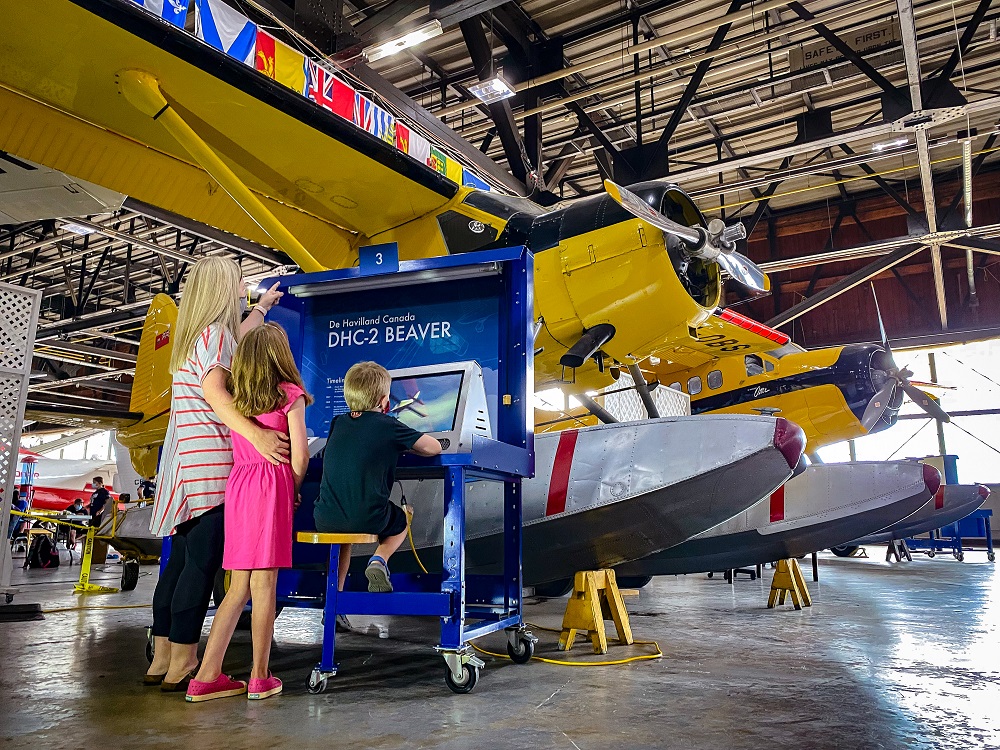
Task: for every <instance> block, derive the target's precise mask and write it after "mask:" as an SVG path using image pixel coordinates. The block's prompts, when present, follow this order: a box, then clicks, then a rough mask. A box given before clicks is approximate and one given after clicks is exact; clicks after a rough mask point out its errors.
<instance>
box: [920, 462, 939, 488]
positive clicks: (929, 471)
mask: <svg viewBox="0 0 1000 750" xmlns="http://www.w3.org/2000/svg"><path fill="white" fill-rule="evenodd" d="M921 465H922V466H923V467H924V484H926V485H927V489H928V491H929V492H930V493H931V494H932V495H933V494H935V493H936V492H937V491H938V487H940V486H941V472H940V471H938V470H937V469H935V468H934V467H933V466H931V465H930V464H921Z"/></svg>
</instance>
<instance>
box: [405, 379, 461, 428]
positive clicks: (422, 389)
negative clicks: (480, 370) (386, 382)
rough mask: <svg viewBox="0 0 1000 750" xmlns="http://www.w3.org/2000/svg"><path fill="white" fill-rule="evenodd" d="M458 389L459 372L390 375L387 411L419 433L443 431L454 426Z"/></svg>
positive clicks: (459, 391) (459, 383) (459, 381)
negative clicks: (407, 375)
mask: <svg viewBox="0 0 1000 750" xmlns="http://www.w3.org/2000/svg"><path fill="white" fill-rule="evenodd" d="M461 391H462V373H460V372H446V373H441V374H436V373H435V374H433V375H416V376H414V377H408V378H394V379H393V381H392V385H391V386H390V388H389V413H390V414H391V415H392V416H394V417H396V418H397V419H398V420H399V421H401V422H402V423H403V424H405V425H407V426H409V427H412V428H413V429H415V430H420V432H447V431H449V430H453V429H455V419H456V417H457V412H458V397H459V394H460V393H461Z"/></svg>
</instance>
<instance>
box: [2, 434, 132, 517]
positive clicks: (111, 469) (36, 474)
mask: <svg viewBox="0 0 1000 750" xmlns="http://www.w3.org/2000/svg"><path fill="white" fill-rule="evenodd" d="M18 457H19V461H18V467H17V472H16V475H15V480H14V481H15V483H16V484H19V485H22V486H23V485H28V486H29V487H31V508H32V510H66V508H68V507H69V506H70V505H71V504H72V503H73V501H74V500H75V499H76V498H80V499H82V500H83V502H84V504H87V503H89V502H90V495H91V493H92V492H93V491H94V484H93V480H94V477H101V478H102V479H103V480H104V486H105V487H107V489H108V491H109V492H110V493H111V496H112V497H113V498H115V499H117V498H118V492H117V491H116V490H115V485H116V484H119V482H118V466H117V464H116V463H115V461H114V460H113V459H112V460H111V461H93V460H71V459H63V458H49V457H47V456H43V455H41V454H40V453H35V452H34V451H29V450H25V449H24V448H21V449H20V450H19V451H18ZM119 489H120V488H119Z"/></svg>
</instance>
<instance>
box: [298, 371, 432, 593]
mask: <svg viewBox="0 0 1000 750" xmlns="http://www.w3.org/2000/svg"><path fill="white" fill-rule="evenodd" d="M391 383H392V378H391V377H390V376H389V372H388V371H387V370H386V369H385V368H384V367H382V366H381V365H379V364H377V363H375V362H359V363H358V364H356V365H354V366H353V367H351V369H350V370H348V371H347V374H346V375H345V376H344V400H345V401H347V406H348V408H349V409H350V410H351V411H350V413H349V414H341V415H339V416H337V417H335V418H334V419H333V422H331V424H330V437H329V439H328V440H327V443H326V449H325V453H324V455H323V479H322V482H321V484H320V491H319V498H318V499H317V500H316V506H315V509H314V511H313V517H314V519H315V521H316V530H317V531H320V532H326V533H339V534H376V535H377V536H378V539H379V545H378V549H376V550H375V554H374V555H372V558H371V559H370V560H369V561H368V567H367V568H366V569H365V576H366V577H367V578H368V590H369V591H372V592H390V591H392V583H391V582H390V581H389V566H388V561H389V557H390V556H391V555H392V553H393V552H395V551H396V550H397V549H399V545H401V544H402V543H403V540H404V539H406V514H405V513H404V512H403V511H402V509H400V507H399V506H398V505H395V504H394V503H391V502H389V494H390V493H391V492H392V485H393V484H394V482H395V472H396V464H397V462H398V460H399V454H400V453H404V452H406V451H412V452H414V453H416V454H418V455H421V456H436V455H438V454H439V453H440V452H441V444H440V443H438V441H437V440H435V439H434V438H432V437H430V436H429V435H424V434H423V433H421V432H417V431H416V430H414V429H412V428H410V427H408V426H406V425H405V424H403V423H402V422H400V421H399V420H398V419H396V418H395V417H390V416H389V414H388V412H389V386H390V385H391ZM350 563H351V545H349V544H344V545H341V547H340V567H339V571H338V572H339V586H340V589H341V590H343V588H344V581H345V579H346V578H347V569H348V567H349V566H350Z"/></svg>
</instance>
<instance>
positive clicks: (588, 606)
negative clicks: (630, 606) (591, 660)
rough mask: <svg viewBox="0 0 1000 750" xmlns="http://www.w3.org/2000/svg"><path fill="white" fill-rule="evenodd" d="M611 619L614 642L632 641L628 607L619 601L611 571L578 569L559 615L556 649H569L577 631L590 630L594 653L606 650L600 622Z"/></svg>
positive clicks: (619, 595) (605, 637)
mask: <svg viewBox="0 0 1000 750" xmlns="http://www.w3.org/2000/svg"><path fill="white" fill-rule="evenodd" d="M605 620H613V621H614V623H615V630H617V632H618V641H619V642H620V643H622V644H624V645H629V644H631V643H632V626H631V625H630V624H629V620H628V610H626V609H625V602H624V601H622V595H621V592H620V591H619V590H618V583H617V582H616V581H615V572H614V571H613V570H581V571H579V572H578V573H577V574H576V576H575V578H574V579H573V593H572V594H571V595H570V599H569V602H568V603H567V604H566V614H565V615H563V624H562V632H561V633H560V634H559V650H560V651H569V650H570V649H571V648H573V642H574V641H575V640H576V635H577V632H578V631H585V632H588V633H590V640H591V641H592V642H593V644H594V653H595V654H606V653H608V636H607V633H606V632H605V630H604V621H605Z"/></svg>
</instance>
